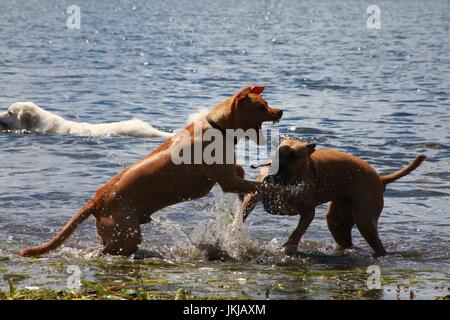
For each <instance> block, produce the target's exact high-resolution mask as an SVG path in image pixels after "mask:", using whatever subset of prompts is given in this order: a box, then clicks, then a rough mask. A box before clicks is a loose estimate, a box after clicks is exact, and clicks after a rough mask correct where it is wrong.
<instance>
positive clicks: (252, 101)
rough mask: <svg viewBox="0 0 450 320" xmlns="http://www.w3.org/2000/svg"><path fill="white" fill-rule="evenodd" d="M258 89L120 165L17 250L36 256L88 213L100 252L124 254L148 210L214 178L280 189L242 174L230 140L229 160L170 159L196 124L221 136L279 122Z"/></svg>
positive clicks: (198, 193)
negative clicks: (36, 239) (44, 234)
mask: <svg viewBox="0 0 450 320" xmlns="http://www.w3.org/2000/svg"><path fill="white" fill-rule="evenodd" d="M263 89H264V87H255V86H253V85H249V86H247V87H246V88H244V89H243V90H241V91H240V92H239V93H237V94H236V95H234V96H233V97H231V98H229V99H227V100H225V101H224V102H222V103H220V104H219V105H217V106H216V107H214V108H213V110H212V111H210V112H209V114H208V115H207V117H206V118H202V119H200V120H199V121H198V122H196V123H192V124H190V125H188V126H187V127H186V128H185V130H184V131H183V132H180V133H178V134H177V135H176V136H174V137H172V138H170V139H168V140H166V141H165V142H164V143H163V144H162V145H161V146H159V147H158V148H157V149H156V150H154V151H153V152H152V153H150V154H149V155H148V156H147V157H146V158H144V159H143V160H140V161H138V162H136V163H135V164H133V165H131V166H129V167H128V168H126V169H124V170H123V171H122V172H120V173H119V174H118V175H116V176H115V177H114V178H112V179H111V180H110V181H109V182H108V183H107V184H106V185H104V186H103V187H101V188H100V189H99V190H98V191H97V192H96V194H95V197H94V198H93V199H91V200H90V201H89V202H88V203H87V204H86V205H84V207H83V208H81V210H80V211H79V212H78V213H77V214H76V215H75V216H74V217H72V219H71V220H70V221H69V222H68V223H67V224H66V226H65V227H64V228H63V229H62V230H61V231H60V232H59V233H58V234H57V235H56V236H55V237H54V238H53V239H51V240H50V241H48V242H47V243H45V244H43V245H40V246H37V247H32V248H27V249H24V250H23V251H22V252H21V254H22V255H24V256H34V255H40V254H43V253H45V252H47V251H49V250H52V249H54V248H56V247H57V246H59V245H60V244H61V243H62V242H63V241H64V240H65V239H67V237H69V236H70V234H72V232H73V231H74V230H75V229H76V228H77V227H78V225H79V224H80V223H81V222H83V221H84V220H85V219H86V218H87V217H89V216H90V215H93V216H94V217H95V218H96V225H97V232H98V234H99V235H100V237H101V239H102V242H103V245H104V250H103V253H108V254H114V255H125V256H128V255H131V254H133V253H134V252H135V251H136V250H137V249H138V246H139V244H140V243H141V240H142V238H141V229H140V224H143V223H146V222H149V221H150V220H151V219H150V215H151V214H152V213H154V212H155V211H158V210H159V209H162V208H164V207H167V206H170V205H172V204H176V203H179V202H183V201H187V200H191V199H196V198H200V197H203V196H205V195H207V194H208V193H209V192H210V190H211V189H212V187H213V186H214V185H215V184H216V183H218V184H219V185H220V186H221V187H222V189H223V191H225V192H234V193H250V192H255V191H257V190H259V191H260V192H263V193H265V192H281V189H280V188H276V187H271V186H269V185H266V184H261V183H258V182H254V181H247V180H244V179H243V178H242V177H243V171H242V168H240V167H238V166H236V164H235V162H234V160H235V159H234V143H231V148H228V147H227V146H229V145H228V144H226V146H224V149H223V152H224V154H229V153H227V151H229V152H230V151H231V152H232V163H228V162H227V163H222V164H221V163H212V164H207V163H205V161H203V159H200V160H201V161H200V162H198V163H196V162H195V161H192V162H193V163H190V164H189V163H181V164H176V163H174V161H173V152H174V150H175V149H177V150H178V149H180V146H184V147H187V148H184V149H183V148H182V149H181V150H182V152H180V153H183V155H184V152H187V151H191V149H192V150H193V149H195V146H196V144H195V143H196V142H198V139H197V136H196V132H195V131H196V130H197V129H196V128H199V129H200V133H202V134H204V133H205V132H206V131H207V130H210V129H212V128H215V129H216V130H219V131H220V132H221V134H223V135H225V130H226V129H242V130H248V129H255V130H258V131H259V129H261V124H262V123H263V122H267V121H273V122H276V121H278V120H279V119H280V118H281V116H282V114H283V112H282V111H281V110H278V109H274V108H270V107H269V106H268V104H267V102H266V101H265V100H264V99H263V98H261V96H260V93H261V92H262V91H263ZM186 137H187V140H186ZM258 137H259V136H258ZM228 140H229V139H228ZM228 140H227V141H228ZM235 140H236V139H235ZM257 140H258V139H257ZM258 141H259V140H258ZM209 144H211V142H209V141H206V140H205V139H202V140H200V149H201V150H200V152H202V151H204V150H205V148H206V147H207V146H208V145H209ZM194 151H195V150H194ZM177 152H179V151H177Z"/></svg>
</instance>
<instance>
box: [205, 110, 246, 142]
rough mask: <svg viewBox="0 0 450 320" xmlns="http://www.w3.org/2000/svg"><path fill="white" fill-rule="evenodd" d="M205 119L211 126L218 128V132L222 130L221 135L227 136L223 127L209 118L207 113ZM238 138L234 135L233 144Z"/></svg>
mask: <svg viewBox="0 0 450 320" xmlns="http://www.w3.org/2000/svg"><path fill="white" fill-rule="evenodd" d="M206 121H208V123H209V125H210V126H211V127H213V128H214V129H217V130H219V131H220V132H222V134H223V136H224V137H226V136H227V132H226V130H225V129H224V128H222V127H221V126H219V125H218V124H217V123H216V122H215V121H214V120H213V119H211V118H210V117H209V116H208V115H206ZM237 143H238V140H237V137H234V144H237Z"/></svg>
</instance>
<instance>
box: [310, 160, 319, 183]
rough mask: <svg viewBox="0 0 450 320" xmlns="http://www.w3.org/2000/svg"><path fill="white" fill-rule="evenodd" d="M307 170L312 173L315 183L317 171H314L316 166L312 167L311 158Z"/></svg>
mask: <svg viewBox="0 0 450 320" xmlns="http://www.w3.org/2000/svg"><path fill="white" fill-rule="evenodd" d="M309 168H310V169H311V171H312V174H313V176H314V180H315V181H316V182H317V169H316V166H315V165H314V162H313V161H312V160H311V158H310V159H309Z"/></svg>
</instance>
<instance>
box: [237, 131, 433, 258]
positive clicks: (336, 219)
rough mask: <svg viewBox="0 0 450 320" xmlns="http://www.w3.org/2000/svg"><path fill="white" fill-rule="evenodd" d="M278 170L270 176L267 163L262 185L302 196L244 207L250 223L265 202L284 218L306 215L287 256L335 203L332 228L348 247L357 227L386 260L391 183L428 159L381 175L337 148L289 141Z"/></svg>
mask: <svg viewBox="0 0 450 320" xmlns="http://www.w3.org/2000/svg"><path fill="white" fill-rule="evenodd" d="M277 151H278V155H279V158H278V159H279V160H278V161H279V164H278V168H279V169H278V172H277V173H276V174H274V175H270V172H269V170H270V166H271V163H267V164H263V165H261V173H260V175H259V176H258V177H257V181H263V180H264V181H267V182H269V183H277V184H279V185H283V186H285V187H286V186H291V188H295V187H296V186H297V187H298V188H303V194H302V196H300V197H298V199H297V200H296V201H293V202H292V201H288V200H287V199H284V198H283V197H280V196H279V195H274V196H271V197H268V196H267V195H266V194H260V193H253V194H250V195H248V196H247V197H246V198H245V200H244V203H243V205H242V208H243V209H242V210H243V216H244V221H245V220H246V219H247V217H248V215H249V214H250V213H251V211H252V210H253V209H254V207H255V206H256V204H257V203H258V202H259V201H262V202H263V205H264V209H265V210H266V211H267V212H269V213H272V214H278V215H300V221H299V223H298V225H297V227H296V229H295V230H294V231H293V232H292V234H291V235H290V236H289V239H288V240H287V242H286V243H285V244H284V246H285V252H286V253H287V254H293V253H295V252H296V251H297V247H298V244H299V242H300V239H301V238H302V236H303V234H304V233H305V231H306V230H307V229H308V227H309V225H310V224H311V222H312V220H313V219H314V215H315V207H316V206H318V205H319V204H322V203H326V202H330V205H329V207H328V211H327V214H326V218H327V224H328V228H329V230H330V232H331V234H332V236H333V238H334V240H335V241H336V243H337V244H338V245H339V246H340V247H342V248H351V247H352V246H353V244H352V235H351V232H352V228H353V226H354V225H356V227H357V228H358V230H359V231H360V233H361V235H362V236H363V237H364V239H365V240H366V241H367V243H368V244H369V245H370V247H371V248H372V249H373V250H374V252H375V255H376V256H383V255H385V254H386V250H385V249H384V247H383V244H382V243H381V241H380V238H379V235H378V218H379V217H380V214H381V212H382V210H383V205H384V191H385V188H386V185H387V184H389V183H391V182H394V181H396V180H398V179H400V178H402V177H404V176H406V175H407V174H409V173H410V172H412V171H413V170H415V169H416V168H417V167H418V166H419V165H420V164H421V163H422V162H423V161H424V160H425V159H426V156H425V155H419V156H417V158H416V159H415V160H414V161H413V162H411V163H410V164H408V165H407V166H406V167H404V168H403V169H401V170H400V171H397V172H395V173H392V174H389V175H385V176H380V175H378V173H377V172H376V171H375V170H374V169H373V168H372V167H371V166H370V165H369V164H368V163H367V162H365V161H363V160H361V159H359V158H357V157H354V156H352V155H350V154H346V153H343V152H339V151H334V150H317V151H316V145H315V144H312V143H305V142H301V141H298V140H296V139H292V138H287V139H285V140H283V141H282V143H281V144H280V146H279V147H278V150H277Z"/></svg>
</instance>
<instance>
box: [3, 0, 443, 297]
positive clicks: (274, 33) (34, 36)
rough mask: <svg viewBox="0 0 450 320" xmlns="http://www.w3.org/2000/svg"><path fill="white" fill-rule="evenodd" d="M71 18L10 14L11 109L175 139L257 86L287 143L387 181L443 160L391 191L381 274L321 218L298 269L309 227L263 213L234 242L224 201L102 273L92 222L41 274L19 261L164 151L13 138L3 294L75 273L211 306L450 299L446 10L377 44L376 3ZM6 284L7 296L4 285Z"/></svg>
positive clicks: (433, 11) (172, 6)
mask: <svg viewBox="0 0 450 320" xmlns="http://www.w3.org/2000/svg"><path fill="white" fill-rule="evenodd" d="M71 4H73V3H71V2H67V1H8V2H6V1H1V6H2V10H1V12H0V77H1V81H0V105H1V106H2V109H6V107H7V106H8V105H9V104H10V103H12V102H15V101H20V100H30V101H33V102H35V103H37V104H38V105H40V106H42V107H44V108H45V109H47V110H50V111H53V112H56V113H58V114H60V115H62V116H64V117H66V118H68V119H72V120H80V121H81V120H82V121H88V122H108V121H120V120H126V119H130V118H132V117H137V118H140V119H143V120H145V121H147V122H149V123H150V124H152V125H154V126H155V127H157V128H159V129H162V130H166V131H170V130H173V129H176V128H179V127H181V126H183V124H184V123H185V122H186V119H187V118H188V116H189V114H191V113H192V112H195V111H196V110H198V109H199V108H204V107H210V106H212V105H214V104H215V103H217V102H219V101H221V100H222V99H224V97H226V96H228V95H230V94H232V93H234V92H235V91H236V90H238V89H239V88H240V87H242V86H244V85H245V84H247V83H248V82H255V83H262V84H265V85H266V86H267V88H266V91H265V92H264V96H265V97H266V98H267V100H268V101H269V103H271V104H272V105H274V106H279V107H281V108H282V109H283V110H285V116H284V117H283V120H282V121H281V122H280V124H278V125H277V126H276V128H278V129H280V130H281V132H282V133H287V134H294V135H297V136H299V137H303V138H308V139H313V140H315V141H317V143H318V146H319V147H320V148H333V149H338V150H342V151H346V152H350V153H353V154H354V155H356V156H359V157H361V158H363V159H365V160H367V161H368V162H369V163H371V164H372V165H374V167H375V168H376V169H377V170H378V171H379V172H392V171H395V170H397V169H399V168H400V167H401V166H402V165H404V164H406V163H407V162H408V161H410V160H412V159H413V158H414V157H415V156H416V155H417V154H418V153H426V154H427V155H428V157H429V159H428V160H427V161H426V162H425V163H424V164H423V165H422V166H421V167H420V168H419V169H417V170H416V171H415V172H414V173H413V174H411V175H409V176H408V177H405V178H403V179H402V180H400V181H398V182H396V183H395V184H392V185H390V186H389V187H388V188H387V190H386V194H385V199H386V201H385V209H384V212H383V214H382V215H381V218H380V234H381V239H382V241H383V242H384V244H385V246H386V248H387V250H388V251H389V252H390V254H389V255H388V256H387V257H385V258H382V259H377V260H375V259H373V258H371V253H372V252H371V250H370V248H369V247H368V245H367V244H366V243H365V242H364V240H363V239H362V238H361V236H360V235H359V233H358V232H357V230H354V239H355V240H354V243H355V245H356V248H355V249H353V250H349V251H345V252H338V251H336V250H335V245H334V243H333V241H332V239H331V236H330V234H329V232H328V230H327V227H326V222H325V219H324V215H323V211H324V210H325V207H324V206H321V207H320V208H318V209H317V214H316V219H315V220H314V222H313V223H312V225H311V227H310V228H309V230H308V231H307V233H306V235H305V237H304V240H303V242H302V245H301V248H300V249H301V252H302V254H300V255H299V256H297V257H286V256H284V255H283V254H281V253H280V250H281V245H282V243H283V241H284V240H285V239H286V238H287V236H288V235H289V233H290V231H291V230H292V229H293V228H294V227H295V225H296V222H297V218H287V217H276V216H271V215H268V214H266V213H264V212H263V210H262V208H261V207H258V208H257V209H256V210H255V212H254V213H253V214H252V216H251V217H250V218H249V221H248V224H247V228H240V226H239V225H238V226H236V225H234V227H233V223H232V214H233V213H234V212H235V209H236V207H235V205H236V204H235V199H234V197H233V196H225V195H223V194H222V193H221V192H220V190H218V189H216V190H214V191H213V192H212V193H211V194H210V195H209V196H207V197H205V198H203V199H200V200H197V201H193V202H187V203H183V204H179V205H176V206H173V207H170V208H166V209H164V210H161V211H160V212H158V213H156V214H155V215H154V217H155V219H154V221H153V222H152V223H150V224H147V225H145V226H144V228H143V230H144V238H145V240H144V243H143V245H142V248H143V249H144V250H145V251H146V253H147V255H149V254H150V255H156V256H157V257H153V258H148V257H147V258H145V259H141V260H136V261H134V260H128V259H117V258H105V257H99V256H98V252H99V250H100V246H99V245H98V240H97V238H96V235H95V228H94V226H93V223H92V222H93V220H92V219H90V220H89V221H88V222H86V223H85V224H84V225H83V226H82V227H81V228H80V229H79V230H78V231H77V232H76V233H75V235H74V236H73V237H72V238H71V239H70V241H68V242H67V243H66V246H64V247H63V248H62V249H60V250H57V251H56V252H54V253H52V254H51V255H50V256H49V257H47V258H44V259H38V260H36V259H23V258H19V257H18V256H17V251H18V249H19V248H20V247H23V246H25V245H29V244H37V243H41V242H43V241H44V240H47V239H48V238H49V237H50V236H52V235H53V234H54V232H55V231H57V230H58V229H59V228H60V227H61V226H62V225H63V224H64V223H65V222H66V221H67V220H68V219H69V217H70V216H72V215H73V214H74V213H75V212H76V211H77V210H78V209H79V208H80V207H81V206H82V205H83V203H84V202H85V201H86V200H87V199H88V198H89V197H90V196H92V195H93V193H94V192H95V190H96V189H97V188H98V187H99V186H100V185H102V184H103V183H105V182H106V181H108V179H110V178H111V177H112V176H113V175H114V174H115V173H117V172H118V171H119V170H120V169H121V167H122V165H124V164H125V165H126V164H131V163H133V162H134V161H136V160H138V159H140V158H141V157H143V156H144V155H146V154H148V153H149V152H150V151H151V150H152V149H154V148H155V147H156V146H157V145H158V144H160V143H161V140H159V139H136V138H125V137H103V138H93V137H92V138H91V137H70V136H45V135H29V134H23V133H0V146H1V148H2V152H0V163H1V166H0V204H1V208H2V209H1V211H0V273H2V274H3V275H4V277H3V278H4V279H5V275H7V274H25V275H29V277H24V278H22V279H21V281H20V282H19V285H20V286H23V287H25V286H38V287H43V286H49V287H54V288H64V287H65V286H66V280H67V276H68V275H67V273H66V267H67V266H68V265H73V264H76V265H79V266H80V267H81V270H82V272H83V273H82V275H83V278H84V279H87V280H95V281H103V282H112V283H126V284H127V285H130V286H133V285H137V286H143V287H145V288H147V287H148V288H149V290H162V291H176V290H177V289H178V288H180V287H184V288H188V289H189V290H192V291H193V292H194V293H196V294H199V295H205V296H206V295H220V296H228V297H237V296H243V295H249V296H250V297H251V298H264V297H265V295H266V293H265V292H269V293H268V295H269V297H270V298H273V299H276V298H288V299H297V298H309V299H317V298H380V299H396V298H401V299H409V298H410V291H411V290H413V291H414V295H415V298H419V299H423V298H427V299H430V298H435V297H438V296H443V295H446V294H448V287H449V275H450V272H449V270H450V260H449V243H450V237H449V231H450V219H449V208H448V202H449V199H450V197H449V194H450V182H449V177H450V175H449V169H450V165H449V161H448V159H449V155H450V133H449V132H450V100H449V93H450V90H449V83H450V61H449V60H450V56H449V52H450V50H449V41H448V39H450V37H449V21H448V17H449V15H450V4H449V2H448V1H445V0H443V1H432V2H428V1H396V2H395V3H394V2H392V3H391V2H390V3H381V5H380V6H381V21H382V29H381V30H368V29H367V28H366V17H367V14H366V8H367V6H368V5H369V4H371V3H369V2H366V1H355V2H348V3H343V4H341V3H340V4H336V3H335V2H334V1H324V2H317V1H310V2H308V1H307V2H302V3H300V2H298V1H265V2H263V3H261V2H256V1H246V2H245V4H243V3H239V2H235V1H227V2H226V3H225V2H224V3H222V4H218V3H215V2H214V3H209V2H207V1H195V2H194V3H191V2H188V1H186V2H184V1H176V2H175V1H174V2H169V1H164V2H162V3H160V2H156V1H154V2H153V1H152V2H144V1H134V2H133V3H130V2H127V1H96V2H89V1H77V5H79V6H80V8H81V30H79V31H76V30H68V29H67V28H66V25H65V23H66V18H67V14H66V13H65V11H66V8H67V7H68V6H69V5H71ZM247 172H248V174H249V176H254V175H255V173H256V172H255V171H254V170H252V169H250V168H247ZM149 192H151V190H149ZM233 228H234V229H233ZM235 240H239V241H235ZM211 259H212V260H215V261H209V260H211ZM374 264H375V265H379V266H380V267H381V273H382V280H383V287H382V288H383V289H382V290H381V291H371V290H368V288H367V286H366V279H367V276H368V275H367V274H366V268H367V266H369V265H374ZM4 279H0V288H6V287H7V285H8V284H7V282H6V281H5V280H4ZM397 283H399V284H401V285H400V287H399V288H397ZM266 289H267V290H266Z"/></svg>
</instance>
